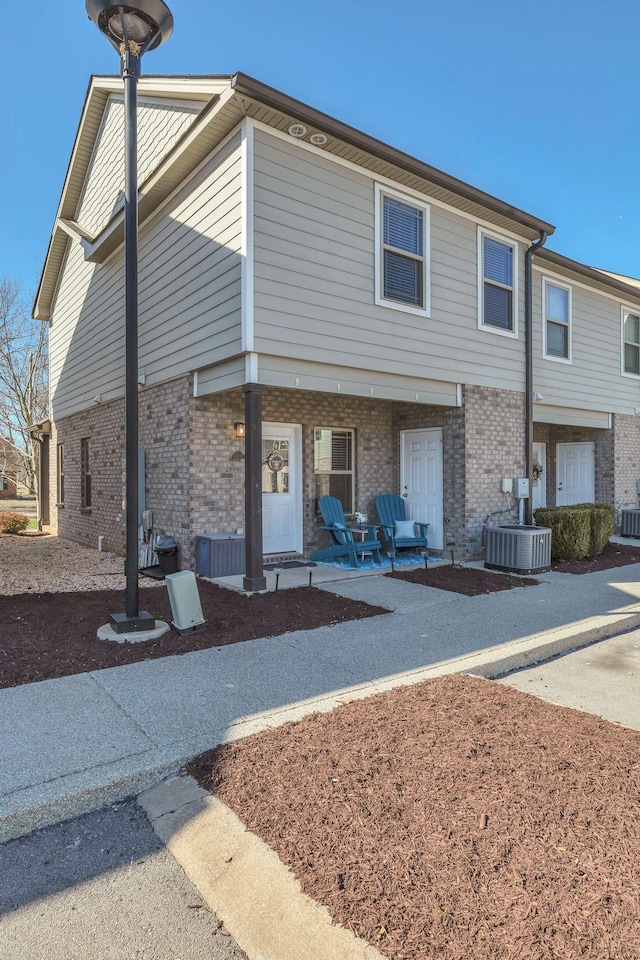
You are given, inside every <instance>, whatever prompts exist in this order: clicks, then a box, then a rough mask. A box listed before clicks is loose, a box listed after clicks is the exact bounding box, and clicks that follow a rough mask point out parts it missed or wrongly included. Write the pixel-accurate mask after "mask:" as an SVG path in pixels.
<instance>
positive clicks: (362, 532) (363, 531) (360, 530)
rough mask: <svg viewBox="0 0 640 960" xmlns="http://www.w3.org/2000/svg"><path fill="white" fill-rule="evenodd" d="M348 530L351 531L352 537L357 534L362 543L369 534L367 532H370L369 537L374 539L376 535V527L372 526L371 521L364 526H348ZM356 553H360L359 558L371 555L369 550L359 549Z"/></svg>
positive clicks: (362, 558)
mask: <svg viewBox="0 0 640 960" xmlns="http://www.w3.org/2000/svg"><path fill="white" fill-rule="evenodd" d="M349 530H351V532H352V533H353V536H354V539H355V537H356V535H358V536H359V537H360V540H361V541H362V543H364V541H365V540H366V539H367V537H368V536H369V533H371V537H372V538H373V539H374V540H375V538H376V537H377V536H378V527H377V526H374V525H373V524H371V523H369V524H367V526H366V527H361V526H357V527H349ZM358 553H359V554H360V558H361V560H364V558H365V557H370V556H371V550H359V551H358Z"/></svg>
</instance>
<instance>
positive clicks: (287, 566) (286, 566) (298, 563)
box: [262, 560, 317, 570]
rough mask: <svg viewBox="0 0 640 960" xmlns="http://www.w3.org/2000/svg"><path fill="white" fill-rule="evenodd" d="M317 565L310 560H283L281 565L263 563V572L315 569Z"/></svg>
mask: <svg viewBox="0 0 640 960" xmlns="http://www.w3.org/2000/svg"><path fill="white" fill-rule="evenodd" d="M315 566H317V564H315V563H313V562H312V561H311V560H285V561H284V562H283V563H265V564H264V566H263V568H262V569H263V570H275V569H276V567H279V568H280V569H281V570H293V568H294V567H315Z"/></svg>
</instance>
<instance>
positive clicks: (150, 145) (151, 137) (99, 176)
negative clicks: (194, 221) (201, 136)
mask: <svg viewBox="0 0 640 960" xmlns="http://www.w3.org/2000/svg"><path fill="white" fill-rule="evenodd" d="M200 109H201V107H189V106H187V105H184V106H179V105H169V106H167V105H163V104H158V103H152V102H149V101H145V100H144V99H142V98H141V99H139V101H138V183H142V182H143V181H144V180H145V179H146V177H147V176H148V174H150V173H151V171H152V170H153V169H154V168H155V167H156V166H157V165H158V163H159V162H160V160H161V158H162V157H163V156H164V155H165V154H166V153H168V152H169V150H170V149H171V147H172V146H173V145H174V143H175V142H176V140H178V138H179V137H180V136H181V134H182V133H183V132H184V131H185V130H186V128H187V127H188V126H189V124H190V123H191V122H192V121H193V120H194V118H195V117H196V116H197V115H198V113H199V112H200ZM123 198H124V101H123V98H122V97H121V96H114V95H112V96H111V97H110V98H109V100H108V102H107V105H106V108H105V112H104V117H103V122H102V126H101V129H100V133H99V134H98V138H97V140H96V144H95V148H94V155H93V160H92V163H91V166H90V168H89V171H88V173H87V181H86V184H85V188H84V191H83V196H82V199H81V201H80V206H79V210H78V215H77V219H78V222H79V223H80V224H81V225H82V227H84V229H85V230H87V231H88V232H89V233H90V234H92V235H93V236H95V235H96V234H97V233H99V232H100V230H102V229H103V228H104V227H105V226H106V225H107V223H108V222H109V220H110V219H111V217H112V216H113V214H114V213H115V212H116V210H117V209H118V207H120V206H122V203H123Z"/></svg>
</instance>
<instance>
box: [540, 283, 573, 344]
mask: <svg viewBox="0 0 640 960" xmlns="http://www.w3.org/2000/svg"><path fill="white" fill-rule="evenodd" d="M545 289H546V296H545V310H546V317H547V353H548V354H549V356H551V357H561V358H564V359H568V358H569V291H568V290H566V289H565V288H564V287H556V286H554V285H553V284H551V283H547V284H546V285H545Z"/></svg>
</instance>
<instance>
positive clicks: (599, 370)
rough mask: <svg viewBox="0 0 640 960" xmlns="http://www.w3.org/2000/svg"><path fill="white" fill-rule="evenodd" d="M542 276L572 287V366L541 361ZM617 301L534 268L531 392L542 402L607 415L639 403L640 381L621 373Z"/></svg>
mask: <svg viewBox="0 0 640 960" xmlns="http://www.w3.org/2000/svg"><path fill="white" fill-rule="evenodd" d="M543 276H546V277H548V278H549V281H550V282H551V283H554V282H556V283H558V284H564V285H565V286H570V287H571V300H572V311H571V313H572V317H571V341H572V351H571V352H572V362H571V364H567V363H557V362H554V361H553V360H545V359H543V355H542V352H543V340H542V336H543V328H542V324H543V310H542V277H543ZM621 303H622V301H616V300H615V299H612V298H609V297H604V296H601V295H600V294H599V293H598V292H597V291H595V290H594V291H591V290H588V289H585V287H583V286H578V285H577V284H575V283H573V284H572V282H571V280H570V279H569V278H563V279H560V277H558V276H554V275H552V274H549V273H548V272H546V271H543V272H540V271H538V270H536V269H534V271H533V304H532V307H533V329H534V347H533V350H534V354H533V357H534V390H535V391H537V392H539V393H541V394H542V395H543V397H544V402H545V404H551V405H560V406H566V407H577V408H582V409H585V410H605V411H608V412H609V413H633V412H634V408H635V407H636V406H639V405H640V380H638V379H635V378H633V377H623V376H622V374H621V370H620V364H621V326H620V307H621Z"/></svg>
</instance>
